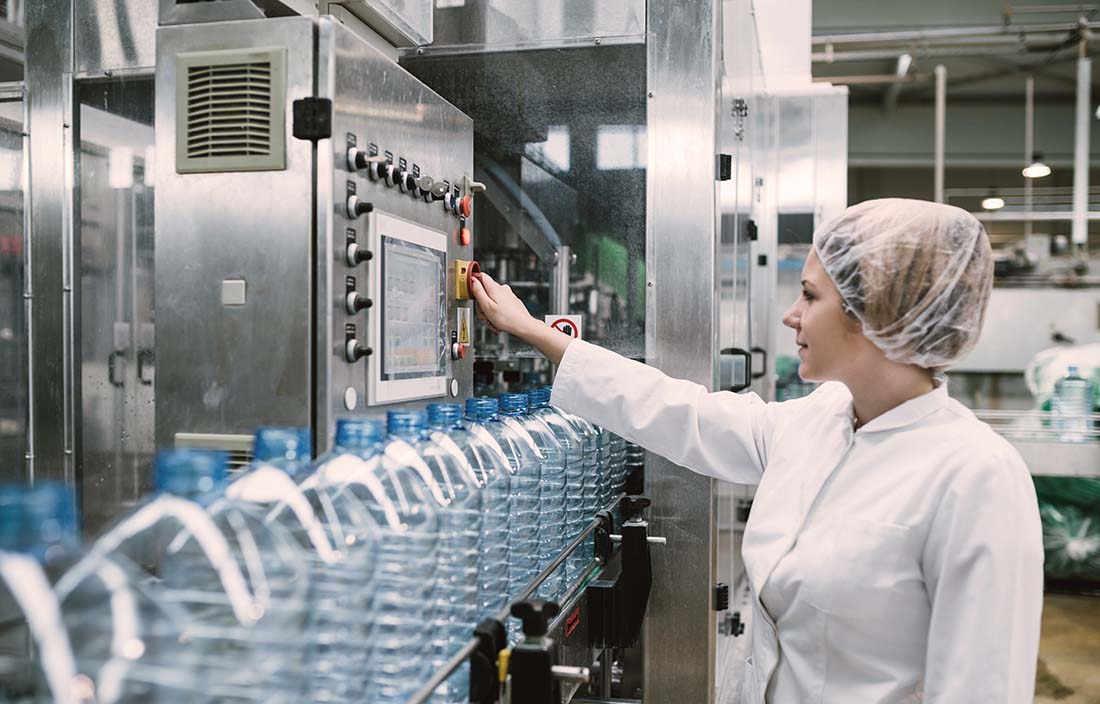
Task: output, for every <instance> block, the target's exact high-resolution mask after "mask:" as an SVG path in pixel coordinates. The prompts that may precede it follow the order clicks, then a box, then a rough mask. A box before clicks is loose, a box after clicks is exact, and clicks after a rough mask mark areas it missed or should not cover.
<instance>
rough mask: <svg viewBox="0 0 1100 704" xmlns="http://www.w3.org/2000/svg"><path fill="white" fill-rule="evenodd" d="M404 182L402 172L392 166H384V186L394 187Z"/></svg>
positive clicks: (403, 173)
mask: <svg viewBox="0 0 1100 704" xmlns="http://www.w3.org/2000/svg"><path fill="white" fill-rule="evenodd" d="M404 180H405V172H404V170H402V169H400V168H398V167H397V166H395V165H394V164H386V185H388V186H396V185H397V184H399V183H401V182H402V181H404Z"/></svg>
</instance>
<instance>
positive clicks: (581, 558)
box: [550, 406, 600, 583]
mask: <svg viewBox="0 0 1100 704" xmlns="http://www.w3.org/2000/svg"><path fill="white" fill-rule="evenodd" d="M550 408H551V409H552V410H554V411H557V412H558V413H559V414H560V415H561V416H562V417H563V418H565V419H566V420H567V421H569V423H570V424H571V425H572V426H573V429H574V430H576V431H577V435H579V436H580V438H581V447H582V449H583V459H582V467H583V468H582V472H581V473H582V479H583V484H582V486H581V497H582V498H581V517H582V519H583V523H582V525H584V524H587V523H588V522H589V521H591V520H592V519H594V518H595V517H596V512H597V511H599V510H600V505H599V503H600V498H599V490H600V482H599V473H600V433H599V431H598V430H596V426H594V425H592V424H591V423H589V422H588V421H587V420H585V419H584V418H581V417H580V416H576V415H573V414H571V413H566V412H565V411H562V410H561V409H559V408H554V407H553V406H551V407H550ZM594 547H595V542H594V540H592V541H589V542H588V543H587V544H586V546H585V547H584V548H581V549H578V550H576V551H575V552H574V553H573V556H572V558H571V559H570V560H569V572H568V577H569V581H570V582H571V583H572V582H576V581H577V580H578V579H580V578H581V577H582V576H583V574H584V572H585V571H586V570H587V569H588V567H589V565H590V564H591V563H592V559H593V557H594V555H595V553H594Z"/></svg>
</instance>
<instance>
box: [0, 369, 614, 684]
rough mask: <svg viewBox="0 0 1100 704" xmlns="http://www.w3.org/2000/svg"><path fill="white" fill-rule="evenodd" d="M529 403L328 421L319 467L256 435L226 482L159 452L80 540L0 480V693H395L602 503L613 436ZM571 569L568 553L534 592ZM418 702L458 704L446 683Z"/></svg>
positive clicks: (220, 464)
mask: <svg viewBox="0 0 1100 704" xmlns="http://www.w3.org/2000/svg"><path fill="white" fill-rule="evenodd" d="M550 397H551V392H550V388H549V387H546V388H539V389H536V390H533V391H530V392H528V393H526V394H504V395H502V396H501V397H499V398H471V399H469V400H467V402H466V404H465V406H464V407H463V406H461V405H458V404H445V403H444V404H431V405H429V406H428V407H427V411H426V412H423V411H419V410H397V411H391V412H389V413H388V414H387V416H386V418H385V419H384V420H383V419H373V418H366V419H354V420H352V419H347V420H341V421H339V422H338V424H337V428H336V435H335V438H334V441H333V443H332V449H331V450H330V451H329V452H327V453H325V454H323V455H320V456H318V457H313V455H312V452H311V442H310V435H309V433H308V431H306V430H304V429H296V428H261V429H259V430H257V432H256V435H255V443H254V449H253V461H252V463H251V464H250V465H249V466H248V467H247V468H245V470H244V471H243V472H240V473H239V474H235V475H234V476H233V477H232V478H230V477H229V475H228V474H227V467H226V457H225V455H224V454H222V453H219V452H214V451H204V450H192V449H174V450H164V451H161V452H160V453H158V455H157V457H156V462H155V485H156V490H155V492H154V493H152V494H151V495H150V496H148V497H147V498H146V499H145V500H144V501H142V502H141V503H139V504H138V505H137V506H135V507H134V508H133V509H132V510H131V511H129V512H128V513H127V514H126V515H124V516H122V517H121V518H120V519H119V520H118V521H117V522H116V523H114V524H113V525H112V526H111V527H110V528H109V529H108V530H107V531H106V532H105V533H104V534H102V535H101V536H99V537H98V538H97V539H95V540H94V541H92V542H90V543H87V544H86V545H82V544H81V541H80V540H79V539H78V528H77V526H78V520H77V515H76V511H75V508H74V507H75V505H76V502H75V497H74V496H73V494H72V492H71V490H69V489H68V488H65V487H62V486H59V485H53V484H45V485H38V486H35V487H33V488H28V487H15V486H11V487H0V609H3V612H2V613H0V618H2V621H0V623H2V624H4V626H3V627H2V630H0V701H28V702H37V701H57V702H68V701H73V702H79V701H89V700H92V701H97V702H149V701H158V702H159V701H166V702H177V701H178V702H254V701H255V702H302V701H315V702H352V701H355V702H360V701H368V702H372V703H377V704H390V703H397V702H405V701H407V700H408V698H409V697H410V696H411V695H412V694H413V693H414V692H415V691H416V690H417V689H418V688H419V687H420V686H421V685H422V684H423V682H424V681H425V680H427V679H428V678H429V677H430V676H431V674H432V673H433V672H434V671H436V670H437V669H438V668H439V667H440V666H441V665H442V664H443V663H444V662H445V661H446V660H448V659H449V658H450V657H451V656H453V655H454V654H455V653H456V652H457V651H458V650H459V649H460V648H461V647H462V646H463V645H464V644H465V643H466V641H467V640H468V639H469V638H470V636H471V635H472V632H473V628H474V626H475V625H476V623H477V622H478V621H480V620H481V619H482V618H484V617H485V616H487V615H490V614H498V613H499V612H501V611H502V610H503V609H504V608H505V607H506V606H507V605H508V603H509V602H510V601H511V600H513V599H515V598H516V597H517V596H518V595H520V594H521V593H522V592H523V591H524V590H525V589H527V588H528V587H529V585H531V584H532V583H533V582H534V581H535V580H536V578H537V577H538V576H539V575H540V574H541V573H543V572H546V571H547V570H548V568H549V567H550V565H551V564H552V563H553V562H554V561H555V560H556V559H557V558H558V556H559V555H560V554H561V553H562V552H563V550H564V549H565V548H566V547H567V546H568V545H570V544H571V543H572V542H574V540H575V539H576V538H577V537H578V536H579V535H580V534H581V533H582V532H583V531H584V529H585V527H586V526H587V525H588V524H589V523H590V522H591V520H592V519H593V517H594V516H595V514H596V512H597V511H598V510H599V509H600V508H602V507H603V506H605V505H607V504H608V503H609V502H610V501H611V499H612V498H613V496H614V495H617V493H618V492H620V491H621V490H622V485H623V481H624V480H625V465H626V454H627V444H626V443H625V441H624V440H623V439H622V438H618V437H617V436H614V435H612V434H611V433H609V432H607V431H605V430H603V429H601V428H598V427H596V426H593V425H592V424H591V423H588V422H587V421H585V420H583V419H581V418H578V417H576V416H572V415H569V414H566V413H564V412H562V411H560V410H558V409H556V408H554V407H553V406H551V405H550ZM592 567H593V562H592V548H591V544H589V545H587V546H584V547H582V549H579V550H577V551H576V552H575V553H573V554H572V555H571V556H570V557H569V558H568V559H566V560H564V561H560V562H559V564H558V565H557V566H556V568H555V569H554V570H553V571H551V572H550V574H549V576H548V577H547V578H546V579H545V580H544V581H543V582H542V583H541V585H539V586H538V588H537V591H536V595H537V596H541V597H544V598H547V599H553V600H562V599H563V598H565V597H566V596H567V595H568V594H569V593H570V591H571V589H572V587H574V586H575V585H576V584H578V582H579V581H581V580H582V579H584V578H585V577H586V576H587V573H588V570H590V569H591V568H592ZM510 625H511V624H510ZM518 625H519V624H518V623H517V624H514V627H512V628H510V635H511V636H512V637H513V638H515V637H516V635H517V634H518V632H519V628H518ZM28 643H30V644H32V645H33V647H29V648H28ZM28 653H30V655H28ZM433 701H438V702H448V703H455V704H457V703H459V702H465V701H468V673H467V672H466V670H465V669H464V668H463V669H459V670H458V671H456V672H455V673H454V674H453V675H452V676H451V678H450V679H449V680H448V681H447V682H445V683H444V684H443V685H441V686H440V687H439V688H437V690H436V692H435V694H434V695H433Z"/></svg>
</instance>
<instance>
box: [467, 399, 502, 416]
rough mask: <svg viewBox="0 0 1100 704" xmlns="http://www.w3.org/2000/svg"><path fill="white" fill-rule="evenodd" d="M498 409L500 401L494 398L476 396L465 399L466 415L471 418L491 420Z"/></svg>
mask: <svg viewBox="0 0 1100 704" xmlns="http://www.w3.org/2000/svg"><path fill="white" fill-rule="evenodd" d="M499 410H500V403H499V402H498V401H497V400H496V399H495V398H489V397H488V396H476V397H474V398H468V399H466V417H467V418H472V419H473V420H492V419H493V418H495V417H496V414H497V411H499Z"/></svg>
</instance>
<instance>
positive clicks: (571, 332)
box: [550, 318, 581, 339]
mask: <svg viewBox="0 0 1100 704" xmlns="http://www.w3.org/2000/svg"><path fill="white" fill-rule="evenodd" d="M550 327H552V328H554V329H555V330H557V331H558V332H563V333H565V334H566V335H568V336H570V337H572V338H574V339H579V338H580V336H581V331H580V330H578V329H577V324H576V323H574V322H573V321H572V320H570V319H569V318H558V319H557V320H555V321H554V322H552V323H550Z"/></svg>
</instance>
